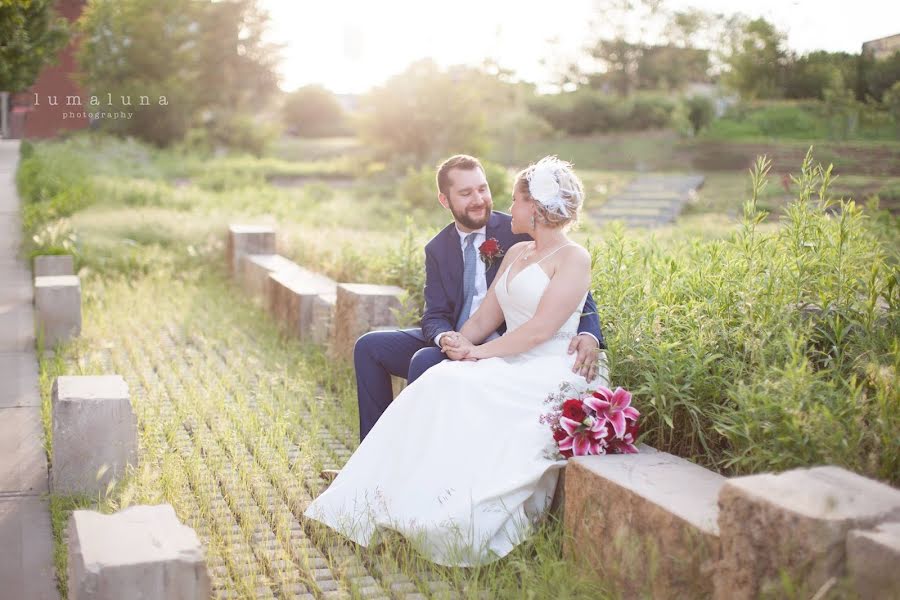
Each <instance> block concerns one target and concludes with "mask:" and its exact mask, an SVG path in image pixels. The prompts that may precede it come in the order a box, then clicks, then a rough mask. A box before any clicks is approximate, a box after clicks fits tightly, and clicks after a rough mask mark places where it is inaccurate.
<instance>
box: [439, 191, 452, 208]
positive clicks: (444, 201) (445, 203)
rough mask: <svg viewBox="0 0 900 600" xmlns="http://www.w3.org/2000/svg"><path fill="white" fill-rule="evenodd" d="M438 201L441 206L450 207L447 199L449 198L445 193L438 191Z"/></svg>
mask: <svg viewBox="0 0 900 600" xmlns="http://www.w3.org/2000/svg"><path fill="white" fill-rule="evenodd" d="M438 202H440V203H441V206H443V207H444V208H448V209H449V208H450V200H449V198H447V195H446V194H444V193H443V192H440V193H439V194H438Z"/></svg>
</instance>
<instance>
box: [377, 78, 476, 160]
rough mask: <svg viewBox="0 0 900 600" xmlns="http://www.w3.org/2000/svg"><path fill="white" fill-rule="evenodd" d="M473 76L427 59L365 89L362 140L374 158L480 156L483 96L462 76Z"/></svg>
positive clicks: (423, 158)
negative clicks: (446, 68) (372, 89)
mask: <svg viewBox="0 0 900 600" xmlns="http://www.w3.org/2000/svg"><path fill="white" fill-rule="evenodd" d="M473 76H474V75H473V74H471V73H466V72H463V73H459V74H457V73H453V72H447V71H442V70H440V69H439V68H438V67H437V66H436V65H435V64H434V63H433V62H431V61H427V60H426V61H420V62H417V63H414V64H413V65H411V66H410V67H409V68H408V69H407V70H406V71H404V72H403V73H401V74H400V75H397V76H395V77H393V78H391V79H390V80H389V81H388V82H387V83H385V84H384V86H382V87H380V88H377V89H376V90H374V91H373V92H371V93H370V94H369V96H368V98H367V99H366V104H367V105H368V110H367V111H366V116H365V118H364V120H363V123H362V135H363V139H364V140H365V141H366V142H367V143H368V144H370V145H371V146H372V148H373V149H374V151H375V153H376V155H377V156H378V157H380V158H387V159H390V160H391V161H393V162H397V163H399V164H411V165H415V166H418V165H422V164H430V163H433V162H436V161H437V160H438V159H439V158H441V157H443V156H449V155H451V154H458V153H464V154H471V155H473V156H478V155H480V154H481V153H482V151H483V150H484V149H485V146H486V138H485V124H484V117H483V115H482V112H481V111H480V110H479V106H480V105H481V102H482V100H483V98H482V97H481V96H480V95H479V90H478V89H477V88H475V87H474V86H471V85H465V84H464V83H463V82H461V81H460V79H461V78H462V77H473Z"/></svg>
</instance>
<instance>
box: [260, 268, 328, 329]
mask: <svg viewBox="0 0 900 600" xmlns="http://www.w3.org/2000/svg"><path fill="white" fill-rule="evenodd" d="M336 294H337V282H335V281H334V280H332V279H330V278H328V277H325V276H324V275H320V274H319V273H315V272H313V271H310V270H309V269H306V268H304V267H301V266H299V265H295V268H293V269H286V270H283V271H279V272H274V273H270V274H269V280H268V287H267V297H268V300H267V306H268V308H269V312H270V314H272V316H273V317H275V319H276V320H277V321H278V322H279V323H281V324H282V326H283V328H284V329H285V331H287V332H288V333H289V334H291V335H295V336H297V337H299V338H300V339H307V340H310V341H313V342H317V343H321V342H324V341H325V340H326V339H327V335H328V333H329V331H330V324H331V319H332V317H333V313H334V304H335V300H336Z"/></svg>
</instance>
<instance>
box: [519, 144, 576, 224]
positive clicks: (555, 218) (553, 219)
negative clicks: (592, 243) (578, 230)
mask: <svg viewBox="0 0 900 600" xmlns="http://www.w3.org/2000/svg"><path fill="white" fill-rule="evenodd" d="M545 162H548V163H549V164H551V165H552V169H553V174H554V177H555V179H556V182H557V183H558V184H559V199H560V200H561V201H562V202H561V204H562V206H563V207H564V208H565V211H566V214H567V215H568V216H565V215H562V214H560V213H559V212H557V211H556V210H553V209H552V208H548V207H547V206H545V205H544V204H542V203H541V201H539V200H537V199H536V198H535V197H534V196H532V195H531V189H530V187H529V182H530V180H531V176H532V174H533V173H534V171H535V169H536V168H538V166H539V165H541V164H542V163H545ZM543 168H546V167H543ZM515 191H517V192H520V193H522V194H524V195H525V197H526V198H527V199H528V200H530V201H531V202H534V205H535V212H536V213H537V218H538V219H539V220H540V221H541V222H542V223H544V224H545V225H547V226H548V227H554V228H555V227H564V228H566V229H569V228H571V227H572V226H574V225H575V224H576V223H577V222H578V218H579V215H580V213H581V207H582V205H583V204H584V185H583V184H582V183H581V179H579V178H578V176H577V175H576V174H575V172H574V171H573V170H572V165H571V163H568V162H566V161H563V160H559V159H557V158H556V157H555V156H548V157H546V158H543V159H541V160H540V161H538V163H535V164H532V165H530V166H529V167H528V168H526V169H523V170H521V171H519V173H518V174H517V175H516V183H515Z"/></svg>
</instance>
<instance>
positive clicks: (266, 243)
mask: <svg viewBox="0 0 900 600" xmlns="http://www.w3.org/2000/svg"><path fill="white" fill-rule="evenodd" d="M225 242H226V243H225V256H226V258H227V260H228V270H229V272H230V273H231V274H232V275H238V274H239V273H240V266H241V257H242V256H243V255H245V254H275V253H276V252H277V250H276V249H275V229H274V228H273V227H269V226H267V225H229V226H228V234H227V236H226V240H225Z"/></svg>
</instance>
